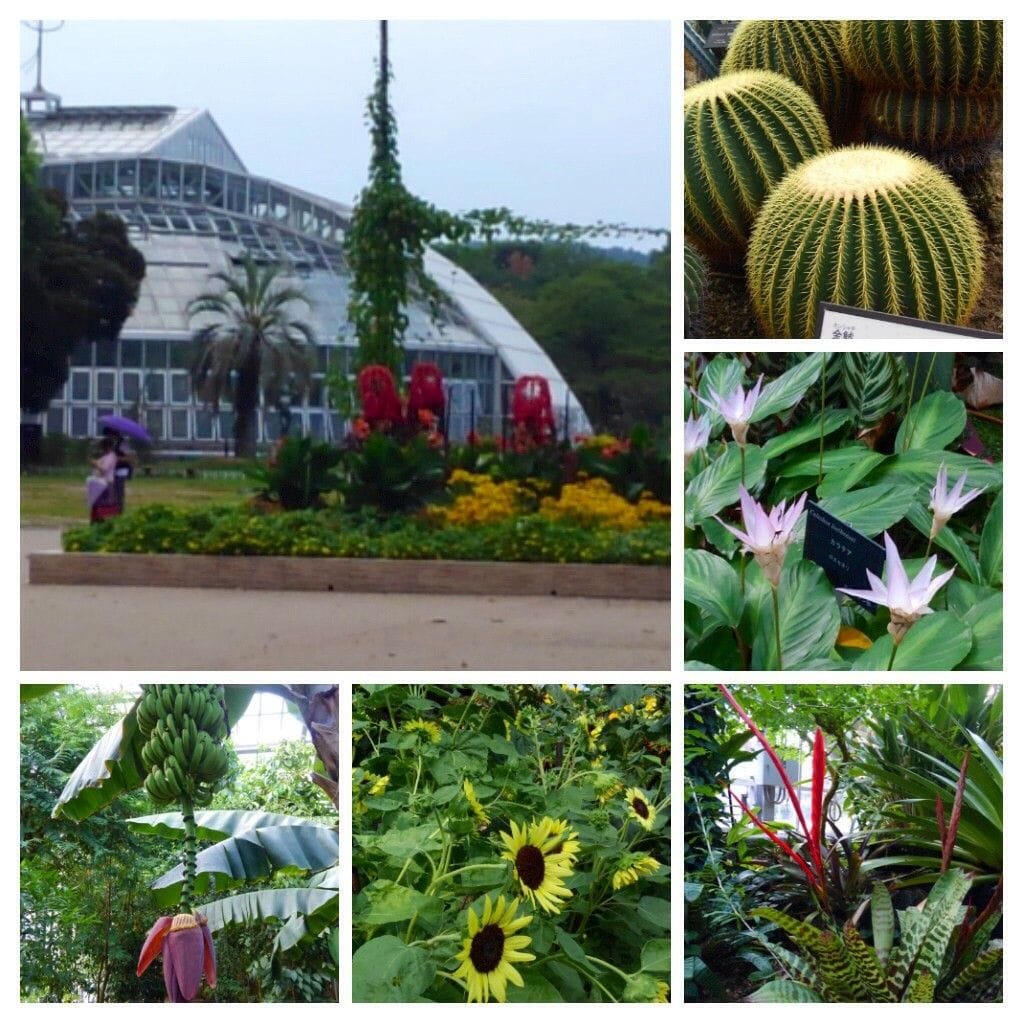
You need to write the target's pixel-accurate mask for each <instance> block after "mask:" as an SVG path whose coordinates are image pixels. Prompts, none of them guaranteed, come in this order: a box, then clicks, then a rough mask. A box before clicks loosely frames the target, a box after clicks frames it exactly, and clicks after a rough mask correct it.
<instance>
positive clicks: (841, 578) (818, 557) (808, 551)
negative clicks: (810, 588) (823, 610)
mask: <svg viewBox="0 0 1024 1024" xmlns="http://www.w3.org/2000/svg"><path fill="white" fill-rule="evenodd" d="M804 558H807V559H810V561H812V562H814V563H815V564H816V565H820V566H821V567H822V569H824V570H825V575H826V576H827V577H828V579H829V582H830V583H831V584H832V586H833V587H850V588H852V589H853V590H870V589H871V584H870V583H868V576H867V570H868V569H870V570H871V571H872V572H873V573H874V574H875V575H876V576H878V577H879V578H881V576H882V569H883V568H884V566H885V548H883V547H882V545H881V544H878V543H876V542H875V541H873V540H871V538H870V537H865V536H864V534H862V533H858V532H857V531H856V530H855V529H853V527H852V526H847V524H846V523H844V522H843V521H842V520H841V519H837V518H836V517H835V516H834V515H832V514H831V513H829V512H826V511H825V510H824V509H823V508H820V507H819V506H818V505H816V504H815V503H814V502H813V501H809V502H807V528H806V530H805V531H804ZM854 600H855V601H858V602H859V603H860V604H862V605H863V606H864V607H865V608H867V609H868V610H869V611H874V610H875V609H876V608H877V607H878V606H877V605H876V604H873V603H872V602H871V601H861V600H860V598H854Z"/></svg>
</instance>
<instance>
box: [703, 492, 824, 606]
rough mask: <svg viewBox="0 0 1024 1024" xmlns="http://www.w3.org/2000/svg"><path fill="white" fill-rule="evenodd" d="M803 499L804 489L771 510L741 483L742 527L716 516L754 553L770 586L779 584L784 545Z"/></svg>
mask: <svg viewBox="0 0 1024 1024" xmlns="http://www.w3.org/2000/svg"><path fill="white" fill-rule="evenodd" d="M806 500H807V493H806V492H805V493H803V494H801V495H800V497H799V498H798V499H797V500H796V501H794V502H793V504H792V505H790V507H789V508H788V509H787V508H786V503H785V502H782V503H781V504H779V505H776V506H775V507H774V508H773V509H772V510H771V511H770V512H765V510H764V509H763V508H761V506H760V505H759V504H758V503H757V502H756V501H754V499H753V498H752V497H751V496H750V493H749V492H748V491H747V489H746V488H745V487H742V486H741V487H740V510H741V511H742V513H743V529H742V530H738V529H736V527H735V526H730V525H729V524H728V523H723V522H722V520H721V519H718V516H715V518H716V519H718V521H719V522H720V523H722V526H724V527H725V528H726V529H727V530H728V531H729V532H730V533H731V534H732V535H733V536H734V537H736V538H737V539H738V540H741V541H742V542H743V547H744V549H745V550H747V551H749V552H750V553H751V554H752V555H753V556H754V559H755V560H756V561H757V564H758V565H759V566H761V569H762V570H763V571H764V574H765V577H766V579H767V580H768V582H769V583H770V584H771V585H772V586H773V587H777V586H778V585H779V578H780V577H781V576H782V563H783V562H784V561H785V560H786V549H787V548H788V547H789V545H790V544H791V543H792V542H793V528H794V527H795V526H796V521H797V520H798V519H799V518H800V514H801V513H802V512H803V510H804V502H805V501H806Z"/></svg>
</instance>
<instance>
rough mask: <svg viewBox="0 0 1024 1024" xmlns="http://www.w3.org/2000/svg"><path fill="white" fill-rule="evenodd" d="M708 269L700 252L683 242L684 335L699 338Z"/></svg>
mask: <svg viewBox="0 0 1024 1024" xmlns="http://www.w3.org/2000/svg"><path fill="white" fill-rule="evenodd" d="M707 284H708V271H707V267H706V266H705V265H704V261H703V260H702V259H701V258H700V253H699V252H697V250H696V249H694V247H693V246H692V245H690V243H689V242H684V243H683V337H685V338H699V337H700V336H701V333H700V332H701V328H702V325H703V319H704V315H703V314H704V293H705V291H706V289H707Z"/></svg>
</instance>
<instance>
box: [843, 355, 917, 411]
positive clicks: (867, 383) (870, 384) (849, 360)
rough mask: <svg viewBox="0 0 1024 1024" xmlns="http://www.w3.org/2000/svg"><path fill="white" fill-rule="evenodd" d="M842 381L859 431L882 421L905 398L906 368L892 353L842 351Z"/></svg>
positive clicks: (844, 393) (847, 401) (847, 402)
mask: <svg viewBox="0 0 1024 1024" xmlns="http://www.w3.org/2000/svg"><path fill="white" fill-rule="evenodd" d="M839 380H840V385H841V387H842V389H843V395H844V397H845V399H846V404H847V406H848V407H849V410H850V413H851V415H852V417H853V426H854V429H855V430H857V431H861V430H866V429H869V428H870V427H874V426H875V425H877V424H878V423H880V422H881V421H882V420H883V419H884V417H885V414H886V413H887V412H891V411H892V410H893V409H896V408H898V407H899V406H901V405H902V404H903V402H904V400H905V398H906V393H907V368H906V366H904V364H903V362H902V361H901V360H900V359H898V358H897V357H896V356H895V355H893V353H891V352H843V353H842V354H841V356H840V377H839Z"/></svg>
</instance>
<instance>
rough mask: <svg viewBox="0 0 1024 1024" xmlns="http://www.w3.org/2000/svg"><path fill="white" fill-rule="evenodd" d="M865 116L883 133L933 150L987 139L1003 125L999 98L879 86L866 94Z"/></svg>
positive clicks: (997, 95) (995, 133)
mask: <svg viewBox="0 0 1024 1024" xmlns="http://www.w3.org/2000/svg"><path fill="white" fill-rule="evenodd" d="M866 113H867V117H868V120H869V121H870V122H871V123H872V124H873V125H874V126H875V127H876V128H877V129H878V130H879V131H880V132H882V133H883V134H884V135H886V136H887V137H888V138H891V139H899V140H901V141H902V142H905V143H906V144H907V145H908V146H911V147H912V148H914V149H920V150H926V151H933V150H941V149H947V148H949V147H951V146H962V145H964V144H966V143H976V142H989V141H991V140H992V139H996V138H998V137H999V135H1000V133H1001V131H1002V126H1003V98H1002V96H1001V95H999V94H998V93H997V94H991V95H990V94H985V95H981V96H967V95H964V96H935V95H932V94H931V93H924V92H900V91H899V90H883V91H882V92H876V93H871V94H870V95H869V96H868V97H867V103H866Z"/></svg>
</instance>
